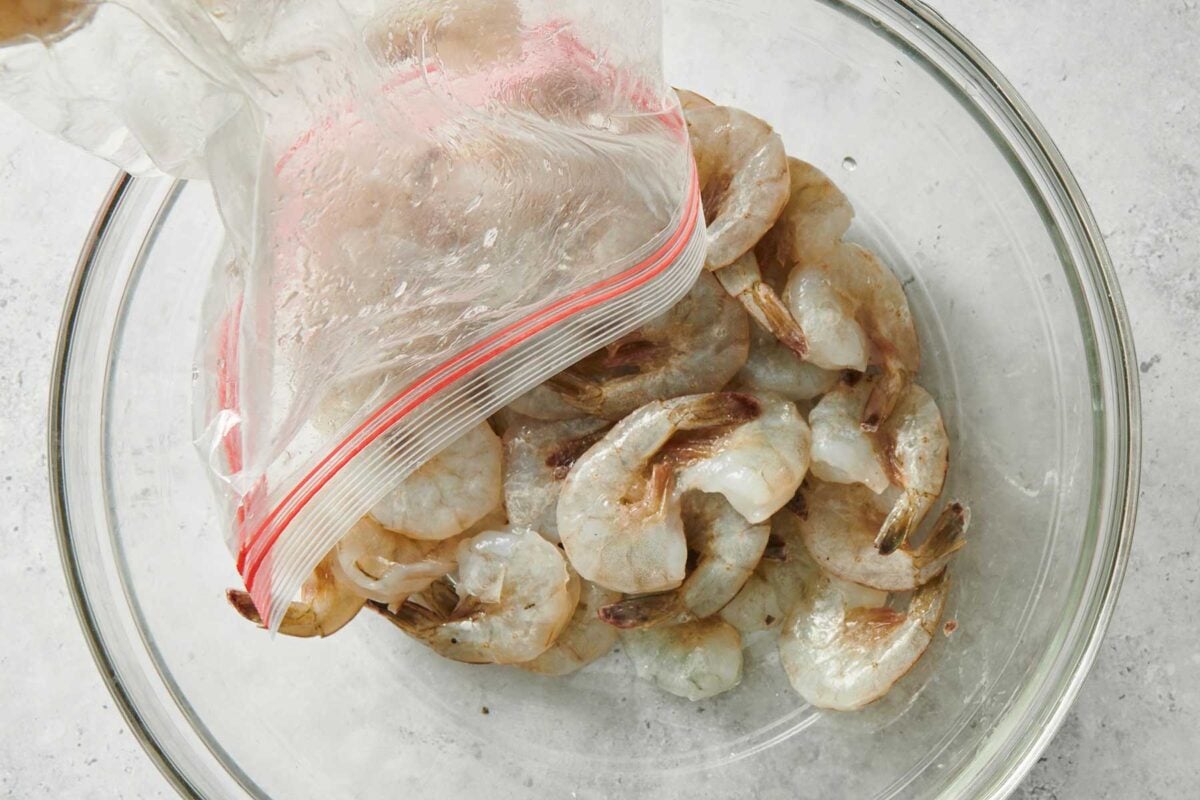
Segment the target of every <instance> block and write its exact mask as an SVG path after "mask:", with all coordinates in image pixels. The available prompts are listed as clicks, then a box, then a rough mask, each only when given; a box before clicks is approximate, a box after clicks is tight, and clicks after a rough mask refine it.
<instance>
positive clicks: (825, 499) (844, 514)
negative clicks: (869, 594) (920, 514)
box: [799, 482, 970, 592]
mask: <svg viewBox="0 0 1200 800" xmlns="http://www.w3.org/2000/svg"><path fill="white" fill-rule="evenodd" d="M803 492H804V500H805V505H806V506H807V509H808V512H807V514H806V515H805V517H804V519H803V520H801V521H800V523H799V530H800V534H801V537H802V538H803V540H804V544H805V547H806V548H807V549H808V552H809V553H810V554H811V555H812V557H813V559H814V560H815V561H816V562H817V563H818V564H819V565H820V566H821V568H822V569H823V570H825V571H826V572H828V573H829V574H831V575H835V576H837V577H838V578H841V579H842V580H845V581H853V582H854V583H858V584H862V585H864V586H869V587H872V588H874V589H880V590H883V591H889V592H910V591H912V590H914V589H916V588H917V587H919V586H921V585H922V584H924V583H927V582H928V581H930V580H931V579H933V577H934V576H935V575H937V574H938V573H940V572H941V571H942V570H943V569H945V567H946V564H948V563H949V562H950V558H951V557H952V556H953V555H954V553H956V552H957V551H958V550H959V548H961V547H962V546H963V545H964V544H965V543H966V541H965V539H963V534H964V533H965V531H966V528H967V525H968V523H969V521H970V512H969V511H968V510H967V509H966V508H964V507H963V506H961V505H959V504H958V503H952V504H950V505H949V506H947V507H946V510H945V511H944V512H943V513H942V515H941V516H940V517H938V520H937V523H936V524H935V525H934V528H933V531H932V532H931V533H930V535H929V538H928V539H926V540H925V542H924V543H922V544H921V546H920V547H917V548H908V547H900V548H898V549H897V550H896V551H895V552H893V553H890V554H889V555H881V554H880V553H879V551H878V550H876V548H875V537H876V536H877V535H878V533H879V530H880V527H881V526H882V524H883V521H884V519H885V518H886V517H887V514H888V510H889V509H888V508H887V507H886V506H885V505H884V504H883V503H881V502H880V498H879V497H878V496H877V495H875V494H873V493H872V492H871V491H870V490H868V489H866V488H864V487H862V486H848V485H843V484H836V483H821V482H816V483H815V484H813V485H811V486H806V488H805V489H804V490H803Z"/></svg>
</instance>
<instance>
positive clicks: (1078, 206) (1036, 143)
mask: <svg viewBox="0 0 1200 800" xmlns="http://www.w3.org/2000/svg"><path fill="white" fill-rule="evenodd" d="M825 1H826V0H822V2H825ZM857 1H858V2H859V3H861V4H866V5H870V6H872V7H874V8H875V9H877V10H879V11H881V12H884V13H889V14H892V15H894V16H896V17H897V18H898V19H899V21H900V22H901V23H902V24H905V25H907V26H914V25H915V26H917V27H918V28H920V27H921V26H924V30H922V34H923V35H924V36H925V37H926V38H927V39H930V40H931V41H932V42H934V43H939V41H940V44H941V45H942V46H943V47H944V48H945V52H946V53H947V54H948V55H949V56H950V57H951V58H952V59H953V60H954V61H956V62H957V63H958V65H959V66H960V67H962V68H964V69H966V70H967V71H968V72H970V73H972V74H973V76H974V77H975V78H977V79H979V80H980V83H981V85H982V87H983V89H984V91H985V92H986V93H987V94H988V95H989V99H990V100H991V101H992V102H993V103H995V104H996V106H997V110H999V111H1001V112H1002V113H1004V114H1005V115H1006V116H1007V117H1008V121H1009V122H1010V123H1013V124H1014V125H1015V126H1016V134H1017V135H1018V136H1019V137H1020V138H1021V139H1022V140H1023V141H1024V143H1025V144H1026V145H1027V146H1028V147H1029V148H1030V150H1031V151H1032V152H1033V153H1034V155H1035V156H1036V157H1037V158H1038V160H1040V161H1041V162H1042V165H1043V167H1044V168H1045V169H1046V171H1047V174H1046V176H1045V177H1047V178H1048V179H1050V180H1051V181H1052V183H1053V184H1054V185H1053V186H1052V188H1053V189H1055V190H1057V191H1058V192H1059V193H1060V194H1061V198H1062V199H1063V200H1065V201H1066V209H1065V210H1066V211H1068V212H1069V214H1070V216H1071V217H1072V222H1073V223H1074V228H1075V233H1076V235H1077V236H1078V237H1079V240H1080V241H1079V244H1080V245H1081V246H1082V247H1083V249H1084V254H1085V256H1086V258H1085V259H1083V262H1082V263H1080V264H1077V265H1076V266H1077V269H1079V270H1080V271H1081V272H1082V273H1083V274H1084V275H1085V276H1086V278H1087V279H1088V280H1090V281H1091V282H1092V283H1093V285H1094V287H1095V289H1096V290H1097V291H1098V293H1099V297H1100V300H1101V303H1100V307H1099V309H1098V310H1099V311H1100V313H1101V316H1102V318H1103V319H1102V320H1101V322H1102V323H1106V324H1105V325H1104V327H1105V328H1106V332H1107V334H1108V340H1107V344H1108V345H1109V353H1108V355H1110V356H1111V357H1112V366H1113V368H1114V370H1113V375H1112V379H1113V383H1114V386H1112V387H1111V388H1112V390H1113V391H1114V392H1115V394H1114V397H1113V400H1114V402H1113V403H1112V405H1111V407H1107V408H1106V414H1108V415H1110V416H1111V417H1112V419H1113V421H1114V422H1115V423H1116V424H1115V425H1114V426H1113V428H1114V430H1115V433H1116V437H1115V438H1116V440H1117V441H1116V442H1115V448H1114V450H1113V451H1112V453H1111V457H1112V460H1113V463H1112V464H1111V465H1110V468H1111V469H1112V471H1113V477H1112V479H1111V481H1110V482H1111V484H1112V486H1111V491H1112V495H1113V496H1112V497H1111V498H1109V500H1110V501H1111V503H1112V512H1111V513H1110V515H1109V518H1110V520H1115V521H1116V527H1115V532H1116V537H1115V539H1114V538H1113V537H1112V535H1111V533H1110V536H1109V539H1108V541H1103V542H1099V543H1098V544H1099V545H1101V546H1104V547H1105V548H1106V550H1107V552H1106V553H1104V554H1103V555H1105V556H1106V558H1105V559H1104V561H1103V564H1102V565H1101V566H1102V567H1103V569H1101V570H1100V574H1099V575H1097V576H1096V581H1095V583H1094V585H1093V586H1092V595H1093V598H1092V599H1093V601H1094V600H1095V598H1096V597H1098V598H1099V603H1098V604H1096V603H1094V602H1093V604H1092V608H1091V609H1090V610H1091V611H1092V619H1091V621H1090V624H1089V625H1088V626H1086V629H1085V630H1083V631H1082V632H1081V634H1080V635H1079V636H1076V637H1075V641H1074V642H1071V643H1070V644H1071V645H1072V650H1071V651H1070V652H1069V653H1067V656H1068V657H1069V659H1070V662H1071V666H1070V668H1069V669H1067V670H1065V671H1064V672H1062V673H1060V676H1059V678H1058V680H1057V681H1056V682H1054V683H1055V685H1053V686H1050V687H1049V689H1048V692H1047V694H1048V695H1049V697H1051V698H1052V702H1051V703H1050V705H1049V706H1048V707H1046V708H1044V709H1043V710H1042V720H1041V723H1040V725H1038V726H1036V728H1033V727H1031V730H1035V731H1036V732H1035V734H1034V735H1032V736H1029V735H1026V736H1025V737H1024V740H1023V741H1019V742H1018V743H1017V751H1016V752H1015V753H1010V754H1009V755H1008V757H1007V758H1006V762H1007V763H1006V764H1005V765H1004V766H1003V767H1001V768H1000V769H998V770H994V771H993V775H992V779H991V780H990V782H989V783H987V784H986V785H981V786H974V787H972V788H973V789H974V793H975V795H976V796H980V797H995V798H1000V797H1006V796H1007V795H1009V794H1010V793H1011V792H1012V791H1013V790H1015V789H1016V787H1017V785H1018V784H1019V783H1020V781H1021V780H1023V778H1024V777H1025V775H1026V774H1027V773H1028V772H1029V770H1030V769H1031V768H1032V766H1033V764H1034V762H1035V761H1036V759H1037V758H1038V756H1039V755H1040V754H1041V753H1042V752H1043V750H1044V749H1045V748H1046V746H1047V745H1048V744H1049V743H1050V741H1051V740H1052V739H1053V738H1054V736H1055V734H1056V733H1057V732H1058V730H1059V728H1060V727H1061V725H1062V723H1063V721H1064V720H1065V718H1066V715H1067V713H1068V711H1069V710H1070V708H1071V706H1072V704H1073V703H1074V700H1075V698H1076V697H1077V695H1078V693H1079V691H1080V688H1081V687H1082V685H1083V683H1084V681H1085V680H1086V678H1087V676H1088V674H1089V673H1090V671H1091V668H1092V666H1093V664H1094V662H1095V659H1096V656H1097V654H1098V652H1099V648H1100V645H1101V643H1102V641H1103V638H1104V635H1105V633H1106V631H1107V629H1108V626H1109V623H1110V622H1111V619H1112V615H1113V612H1114V610H1115V607H1116V603H1117V600H1118V597H1119V593H1120V588H1121V583H1122V580H1123V578H1124V574H1125V570H1126V566H1127V564H1128V559H1129V553H1130V550H1131V547H1132V541H1133V533H1134V524H1135V519H1136V512H1137V501H1138V490H1139V485H1140V469H1141V461H1140V453H1141V400H1140V386H1139V382H1138V377H1137V369H1136V364H1137V361H1136V354H1135V350H1134V344H1133V337H1132V333H1131V328H1130V323H1129V318H1128V314H1127V311H1126V309H1125V304H1124V301H1123V299H1122V296H1121V292H1120V289H1119V286H1118V282H1117V276H1116V271H1115V268H1114V266H1113V263H1112V260H1111V258H1110V256H1109V253H1108V250H1107V248H1106V246H1105V244H1104V241H1103V237H1102V234H1101V232H1100V230H1099V226H1098V225H1097V223H1096V221H1095V218H1094V216H1093V214H1092V212H1091V209H1090V207H1089V206H1088V203H1087V201H1086V200H1085V199H1084V197H1083V193H1082V191H1081V189H1080V187H1079V184H1078V183H1077V181H1076V180H1075V177H1074V175H1073V174H1072V173H1071V171H1070V169H1069V168H1068V166H1067V164H1066V162H1065V160H1064V158H1063V156H1062V154H1061V152H1060V151H1059V150H1058V148H1057V147H1056V146H1055V145H1054V143H1053V142H1052V141H1051V139H1050V137H1049V134H1048V133H1047V131H1046V129H1045V128H1044V127H1043V126H1042V124H1041V122H1040V121H1038V119H1037V118H1036V116H1035V115H1034V114H1033V112H1032V110H1031V109H1030V108H1029V106H1028V105H1027V104H1026V103H1025V101H1024V100H1023V99H1022V98H1021V96H1020V95H1019V94H1018V92H1017V91H1016V89H1015V88H1014V87H1013V86H1012V85H1011V84H1010V83H1009V81H1008V80H1007V79H1006V78H1005V77H1004V76H1003V75H1002V74H1001V73H1000V71H999V70H998V69H997V68H996V67H995V65H994V64H992V62H991V61H990V60H988V59H987V58H986V57H985V56H984V55H983V54H982V53H981V52H980V51H979V50H978V49H977V48H976V47H975V46H974V45H973V44H972V43H971V42H970V41H969V40H968V39H967V38H966V37H965V36H963V34H961V33H960V32H959V31H958V30H957V29H956V28H955V27H954V26H952V25H951V24H950V23H949V22H947V21H946V20H945V18H943V17H942V16H941V14H940V13H939V12H937V11H935V10H934V9H932V8H931V7H929V6H928V5H926V3H925V2H924V1H923V0H857ZM851 2H854V0H851ZM135 180H136V179H135V178H133V177H132V176H130V175H128V174H126V173H123V172H122V173H119V174H118V175H117V177H116V178H115V180H114V182H113V184H112V186H111V187H110V189H109V191H108V194H107V195H106V197H105V199H104V200H103V202H102V203H101V205H100V209H99V212H98V213H97V216H96V218H95V220H94V221H93V224H92V226H91V228H90V230H89V232H88V234H87V236H86V238H85V239H84V243H83V247H82V249H81V253H80V256H79V259H78V261H77V262H76V265H75V269H74V274H73V277H72V280H71V283H70V286H69V288H68V291H67V296H66V300H65V304H64V310H63V313H62V317H61V321H60V324H59V330H58V337H57V342H56V346H55V353H54V358H53V371H52V374H51V386H50V397H49V408H48V422H49V424H48V426H47V434H48V436H47V448H48V455H49V458H48V459H47V463H48V469H49V480H50V496H51V506H52V513H53V516H54V523H55V531H56V538H57V541H58V548H59V556H60V559H61V561H62V567H63V572H64V577H65V578H66V582H67V589H68V592H69V594H70V597H71V601H72V605H73V606H74V609H75V613H76V617H77V619H78V620H79V624H80V627H81V628H82V630H83V633H84V638H85V640H86V642H87V645H88V649H89V650H90V651H91V654H92V658H93V660H94V661H95V663H96V666H97V668H98V670H99V672H100V675H101V677H102V679H103V680H104V683H105V685H106V686H107V688H108V691H109V693H110V694H111V695H112V697H113V700H114V702H115V704H116V707H117V708H118V709H119V710H120V712H121V714H122V716H123V717H124V718H125V720H126V723H127V724H128V725H129V729H130V730H131V731H132V732H133V733H134V735H135V736H136V738H137V740H138V741H139V743H140V744H141V745H142V748H143V749H144V750H145V751H146V753H147V754H148V755H149V756H150V758H151V760H152V762H153V763H154V764H155V766H156V767H157V768H158V770H159V772H160V773H161V774H162V775H163V776H164V777H165V778H166V779H167V781H168V782H169V783H170V784H171V785H172V786H173V787H174V788H175V790H176V791H177V792H178V793H179V794H180V795H181V796H184V797H189V798H198V800H204V798H203V795H201V794H199V793H198V791H197V789H196V787H195V786H194V784H193V783H192V782H191V781H190V780H189V779H188V777H187V776H186V775H185V773H184V770H183V769H182V768H181V767H180V766H179V765H177V764H176V762H175V761H174V760H173V759H172V757H171V756H170V754H168V753H167V752H166V750H165V749H164V748H163V747H162V746H161V745H160V743H159V742H158V741H157V739H156V738H155V736H154V734H153V733H152V732H151V730H150V726H149V725H148V724H147V723H146V721H145V720H144V718H143V716H142V714H141V712H140V711H139V709H138V707H137V704H136V703H135V701H134V700H133V698H132V696H131V694H130V693H129V692H128V691H127V689H126V687H125V686H124V685H123V683H122V680H121V677H120V673H119V670H118V667H117V664H116V662H115V661H114V659H113V657H112V655H111V654H110V653H109V652H108V651H107V650H106V648H105V645H104V642H103V638H102V636H101V633H100V626H99V625H98V623H97V618H96V614H95V611H94V609H93V608H92V606H91V604H90V603H89V601H88V599H87V590H86V586H85V581H84V577H83V574H82V570H81V566H80V562H79V561H78V559H77V558H76V553H75V548H74V545H73V543H72V535H71V524H70V518H69V515H68V505H67V485H66V484H67V481H66V474H65V469H64V465H65V461H66V458H65V457H64V448H63V436H62V432H63V423H64V420H65V416H66V406H65V403H64V402H63V401H64V395H65V388H66V379H67V375H68V371H69V368H70V364H69V361H70V355H71V351H72V343H73V341H74V338H75V336H76V333H77V331H76V330H75V328H76V322H77V319H78V317H79V314H80V310H81V308H82V306H83V300H84V288H85V284H86V283H87V279H88V275H89V273H90V272H91V270H92V268H93V265H94V261H95V258H96V255H97V251H98V249H99V246H100V244H101V242H102V240H103V239H104V236H105V233H106V231H107V230H108V229H109V227H110V225H111V224H112V221H113V219H114V216H115V215H116V212H117V210H118V208H119V207H120V205H121V203H122V200H123V199H124V198H125V197H126V195H127V193H128V191H129V189H130V187H131V186H132V184H133V182H134V181H135ZM1110 527H1111V526H1110ZM1086 600H1087V598H1086V597H1084V598H1083V599H1082V600H1081V605H1080V608H1081V610H1082V609H1084V608H1086V607H1087V606H1088V603H1087V602H1086ZM1010 713H1011V712H1006V715H1008V714H1010ZM985 772H986V770H985Z"/></svg>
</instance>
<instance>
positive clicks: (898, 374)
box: [862, 362, 912, 433]
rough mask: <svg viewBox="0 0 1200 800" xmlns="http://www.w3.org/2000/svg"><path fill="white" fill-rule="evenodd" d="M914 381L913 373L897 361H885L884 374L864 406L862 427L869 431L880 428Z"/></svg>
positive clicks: (872, 431)
mask: <svg viewBox="0 0 1200 800" xmlns="http://www.w3.org/2000/svg"><path fill="white" fill-rule="evenodd" d="M910 383H912V374H911V373H909V371H908V370H906V369H904V368H903V367H901V366H899V365H897V364H895V363H888V362H885V363H884V367H883V374H882V375H880V377H879V380H878V381H877V382H876V384H875V388H873V389H872V390H871V395H870V397H868V398H867V404H866V405H865V406H864V407H863V417H862V429H863V430H864V431H866V432H867V433H874V432H875V431H877V430H879V426H880V425H882V424H883V423H884V422H885V421H886V420H887V418H888V417H890V416H891V415H892V411H893V410H894V409H895V408H896V403H897V402H898V401H899V400H900V396H901V395H903V394H904V392H905V390H907V389H908V386H909V384H910Z"/></svg>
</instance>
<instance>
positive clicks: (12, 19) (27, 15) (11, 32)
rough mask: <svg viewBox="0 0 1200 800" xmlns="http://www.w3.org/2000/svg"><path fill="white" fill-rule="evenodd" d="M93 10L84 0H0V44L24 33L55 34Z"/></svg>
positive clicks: (41, 36)
mask: <svg viewBox="0 0 1200 800" xmlns="http://www.w3.org/2000/svg"><path fill="white" fill-rule="evenodd" d="M93 11H94V8H93V7H92V4H91V3H87V2H85V0H5V2H4V3H0V45H3V44H5V43H7V42H9V41H16V40H19V39H24V38H25V37H36V38H38V39H41V40H44V41H49V40H51V39H55V38H58V37H59V36H60V35H61V34H63V33H64V32H66V31H68V30H69V29H71V28H73V27H75V26H76V25H79V24H81V23H82V22H84V21H86V19H87V18H88V17H90V16H91V14H92V13H93Z"/></svg>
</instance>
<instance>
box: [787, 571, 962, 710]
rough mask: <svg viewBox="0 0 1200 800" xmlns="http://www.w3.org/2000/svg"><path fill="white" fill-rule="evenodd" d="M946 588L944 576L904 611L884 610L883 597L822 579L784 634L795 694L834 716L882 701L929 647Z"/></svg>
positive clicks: (916, 595)
mask: <svg viewBox="0 0 1200 800" xmlns="http://www.w3.org/2000/svg"><path fill="white" fill-rule="evenodd" d="M949 588H950V579H949V577H948V576H947V575H946V573H945V572H942V573H940V574H939V575H937V576H936V577H934V578H933V579H932V580H930V581H929V582H928V583H926V584H925V585H924V586H922V587H921V588H920V589H918V590H917V591H916V592H915V593H914V594H913V596H912V599H911V600H910V601H909V605H908V610H907V611H906V612H900V611H896V610H895V609H891V608H888V607H886V606H884V605H883V602H884V601H883V600H882V599H878V598H882V597H883V595H882V594H881V593H875V594H876V595H877V597H876V598H872V597H871V592H870V590H864V589H863V588H862V587H859V586H856V585H855V584H847V583H845V582H843V581H839V580H838V579H837V578H834V577H831V576H828V575H821V576H819V577H818V578H817V579H816V580H814V582H813V583H812V584H811V585H810V586H809V587H808V590H807V592H806V595H805V598H804V599H803V600H802V601H801V602H800V604H799V605H797V606H796V608H795V609H794V610H793V611H792V613H791V614H789V615H788V618H787V620H785V621H784V625H783V630H782V631H781V632H780V635H779V657H780V661H782V663H783V668H784V670H785V671H786V672H787V675H788V679H789V680H790V681H791V684H792V688H794V689H795V690H796V691H797V692H798V693H799V694H800V696H801V697H803V698H804V699H805V700H806V701H808V702H809V703H811V704H813V705H814V706H817V707H818V708H828V709H833V710H836V711H853V710H855V709H859V708H862V707H863V706H865V705H867V704H869V703H872V702H874V701H876V700H878V699H879V698H881V697H883V696H884V695H885V694H887V693H888V691H889V690H890V689H891V688H892V686H893V685H894V684H895V683H896V681H898V680H900V678H902V677H904V675H905V674H907V673H908V671H909V670H910V669H912V667H913V665H914V664H916V663H917V660H918V659H920V658H921V656H922V654H924V652H925V649H926V648H927V647H929V643H930V642H931V641H932V640H933V635H934V632H935V631H936V630H937V625H938V621H939V620H940V619H941V616H942V610H943V609H944V608H945V605H946V595H947V592H948V591H949Z"/></svg>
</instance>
